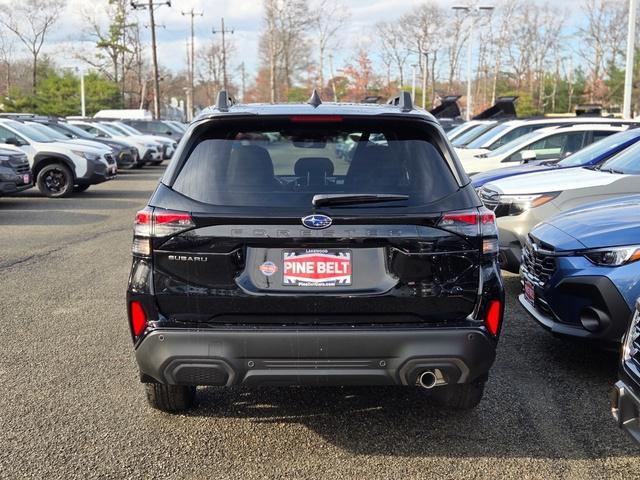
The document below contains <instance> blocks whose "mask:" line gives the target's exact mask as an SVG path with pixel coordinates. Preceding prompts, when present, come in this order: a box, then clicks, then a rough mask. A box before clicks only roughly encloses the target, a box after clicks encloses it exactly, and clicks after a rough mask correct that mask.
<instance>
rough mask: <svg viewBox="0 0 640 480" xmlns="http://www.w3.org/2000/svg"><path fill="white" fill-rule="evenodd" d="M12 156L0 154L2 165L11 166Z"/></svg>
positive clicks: (0, 163)
mask: <svg viewBox="0 0 640 480" xmlns="http://www.w3.org/2000/svg"><path fill="white" fill-rule="evenodd" d="M9 160H10V158H9V157H8V156H7V155H0V165H1V166H7V167H8V166H9Z"/></svg>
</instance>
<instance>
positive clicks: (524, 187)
mask: <svg viewBox="0 0 640 480" xmlns="http://www.w3.org/2000/svg"><path fill="white" fill-rule="evenodd" d="M636 193H640V142H639V143H636V144H635V145H632V146H631V147H629V148H627V149H625V150H623V151H622V152H620V153H618V154H617V155H615V156H614V157H612V158H610V159H609V160H607V161H606V162H604V163H602V164H600V165H599V166H597V167H583V168H576V169H569V170H562V171H550V172H539V173H530V174H527V175H518V176H516V177H509V178H503V179H501V180H497V181H495V182H491V183H487V184H486V185H485V186H484V187H482V188H481V189H480V190H479V194H480V198H481V199H482V200H483V202H484V204H485V206H487V207H488V208H489V209H491V210H493V211H494V212H495V214H496V217H497V223H498V229H499V231H500V257H501V264H502V266H503V268H505V269H507V270H509V271H512V272H517V271H518V269H519V266H520V258H521V257H522V245H524V243H525V241H526V239H527V235H528V234H529V232H530V231H531V229H532V228H533V227H534V226H535V225H537V224H538V223H540V222H543V221H545V220H546V219H548V218H550V217H552V216H554V215H557V214H558V213H561V212H563V211H566V210H569V209H572V208H575V207H578V206H580V205H584V204H587V203H592V202H595V201H598V200H607V199H612V198H616V197H620V196H623V195H629V194H636Z"/></svg>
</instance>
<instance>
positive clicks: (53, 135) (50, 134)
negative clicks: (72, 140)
mask: <svg viewBox="0 0 640 480" xmlns="http://www.w3.org/2000/svg"><path fill="white" fill-rule="evenodd" d="M28 126H29V127H31V128H34V129H36V130H38V131H39V132H40V133H41V134H42V135H45V136H46V137H47V138H50V139H52V140H62V141H67V140H69V137H67V136H66V135H64V134H63V133H60V132H58V131H57V130H54V129H53V128H49V127H47V126H46V125H42V124H41V123H29V124H28Z"/></svg>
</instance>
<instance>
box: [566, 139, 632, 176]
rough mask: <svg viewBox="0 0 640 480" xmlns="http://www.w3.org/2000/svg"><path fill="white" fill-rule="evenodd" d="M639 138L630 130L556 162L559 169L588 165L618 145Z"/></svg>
mask: <svg viewBox="0 0 640 480" xmlns="http://www.w3.org/2000/svg"><path fill="white" fill-rule="evenodd" d="M638 138H640V132H637V131H633V130H630V131H628V132H621V133H617V134H614V135H611V136H609V137H606V138H604V139H603V140H600V141H599V142H596V143H593V144H591V145H589V146H588V147H585V148H583V149H582V150H579V151H578V152H576V153H574V154H573V155H569V156H568V157H567V158H565V159H564V160H561V161H560V162H558V165H560V166H561V167H580V166H582V165H589V164H590V163H591V162H593V161H594V160H595V159H597V158H598V157H601V156H603V155H606V154H607V152H608V151H610V150H615V149H616V148H618V147H620V145H622V144H624V143H627V142H631V141H635V140H637V139H638Z"/></svg>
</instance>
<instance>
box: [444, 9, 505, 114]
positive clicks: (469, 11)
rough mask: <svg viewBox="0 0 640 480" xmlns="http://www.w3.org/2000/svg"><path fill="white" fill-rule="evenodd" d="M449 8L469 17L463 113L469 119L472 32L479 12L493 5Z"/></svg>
mask: <svg viewBox="0 0 640 480" xmlns="http://www.w3.org/2000/svg"><path fill="white" fill-rule="evenodd" d="M451 8H452V9H453V10H458V11H463V12H466V13H467V15H468V16H469V17H470V18H471V23H470V24H469V35H468V37H467V111H466V113H465V119H466V120H467V121H469V120H471V111H472V110H473V94H472V91H471V83H472V80H473V79H472V76H473V37H474V35H473V34H474V28H475V23H476V19H477V18H478V17H479V16H480V13H482V12H490V11H492V10H493V9H494V8H495V7H494V6H492V5H480V6H469V5H454V6H453V7H451Z"/></svg>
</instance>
